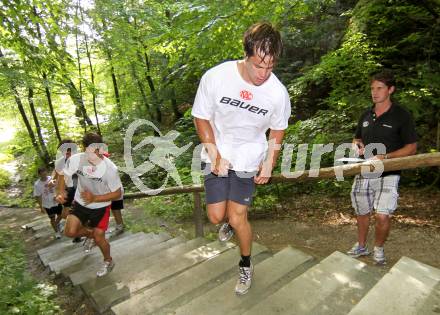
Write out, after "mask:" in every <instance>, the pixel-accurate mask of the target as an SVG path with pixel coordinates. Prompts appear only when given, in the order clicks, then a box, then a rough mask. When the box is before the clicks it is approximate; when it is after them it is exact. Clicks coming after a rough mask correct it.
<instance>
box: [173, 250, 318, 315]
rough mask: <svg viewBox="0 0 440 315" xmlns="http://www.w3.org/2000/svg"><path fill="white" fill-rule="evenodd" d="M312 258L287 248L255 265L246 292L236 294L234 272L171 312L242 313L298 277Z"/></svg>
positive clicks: (307, 267) (311, 261)
mask: <svg viewBox="0 0 440 315" xmlns="http://www.w3.org/2000/svg"><path fill="white" fill-rule="evenodd" d="M313 264H314V263H313V258H312V257H311V256H309V255H307V254H304V253H303V252H301V251H299V250H296V249H293V248H291V247H287V248H285V249H283V250H282V251H280V252H278V253H276V254H275V255H274V256H273V257H271V258H268V259H266V260H264V261H263V262H261V263H260V264H257V265H255V266H254V278H253V281H252V288H251V289H250V290H249V292H248V293H247V294H246V295H243V296H237V295H236V294H235V284H236V282H237V275H236V276H235V277H233V278H232V279H230V280H229V281H227V282H225V283H223V284H221V285H219V286H217V287H216V288H214V289H213V290H211V291H209V292H207V293H206V294H203V295H200V296H199V297H197V298H195V299H193V300H192V301H191V302H189V303H188V304H186V305H183V306H182V307H180V308H178V309H177V310H175V312H173V314H210V315H212V314H224V313H226V314H242V313H243V312H245V311H246V310H247V309H249V308H250V307H252V306H253V305H255V304H256V303H258V302H260V301H261V300H262V299H264V298H265V297H267V296H269V295H270V294H272V293H274V292H276V291H277V290H278V289H279V288H281V287H282V286H284V285H285V284H286V283H288V282H290V281H291V280H292V279H294V278H296V277H298V276H299V275H301V274H302V273H303V272H305V271H306V270H307V269H309V268H310V267H311V266H312V265H313Z"/></svg>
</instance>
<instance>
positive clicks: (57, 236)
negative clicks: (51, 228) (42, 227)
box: [55, 232, 61, 240]
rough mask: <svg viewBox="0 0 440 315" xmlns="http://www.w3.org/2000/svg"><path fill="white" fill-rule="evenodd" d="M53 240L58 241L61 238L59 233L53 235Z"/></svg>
mask: <svg viewBox="0 0 440 315" xmlns="http://www.w3.org/2000/svg"><path fill="white" fill-rule="evenodd" d="M55 238H56V239H57V240H59V239H60V238H61V234H60V232H56V233H55Z"/></svg>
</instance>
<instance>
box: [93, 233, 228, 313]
mask: <svg viewBox="0 0 440 315" xmlns="http://www.w3.org/2000/svg"><path fill="white" fill-rule="evenodd" d="M234 246H235V245H234V244H232V243H220V242H219V241H216V242H212V243H210V244H207V245H203V246H201V247H198V248H195V249H193V250H191V251H188V252H186V253H184V254H180V255H174V256H172V257H166V258H164V259H161V260H160V261H158V262H157V263H156V264H153V265H144V269H143V270H142V271H141V272H139V273H138V274H136V275H134V276H132V277H127V278H126V279H125V281H124V282H118V283H114V284H112V285H111V286H108V287H105V288H103V289H100V290H98V291H95V292H93V293H92V294H91V300H92V301H93V302H94V303H95V305H96V306H97V310H98V311H99V312H104V311H106V310H107V309H109V308H110V307H111V306H113V305H115V304H116V303H120V302H122V301H124V300H126V299H127V298H129V297H130V295H132V294H134V293H136V292H138V291H140V290H142V289H148V288H149V287H152V286H154V285H156V284H158V283H160V282H161V281H165V280H167V279H169V278H170V277H172V276H174V275H177V274H179V273H181V272H183V271H185V270H187V269H189V268H191V267H193V266H195V265H197V264H199V263H201V262H203V261H205V260H207V259H210V258H213V257H215V256H217V255H219V254H220V253H222V252H224V251H226V250H228V249H230V248H232V247H234Z"/></svg>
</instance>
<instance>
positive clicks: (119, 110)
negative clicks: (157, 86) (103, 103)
mask: <svg viewBox="0 0 440 315" xmlns="http://www.w3.org/2000/svg"><path fill="white" fill-rule="evenodd" d="M102 29H103V30H104V32H103V34H105V31H106V30H107V25H106V23H105V19H104V18H102ZM104 38H105V40H107V38H106V37H105V35H104ZM103 46H104V51H105V54H106V55H107V59H108V62H109V63H110V74H111V77H112V83H113V91H114V92H115V101H116V111H117V113H118V117H119V119H120V120H122V119H123V114H122V105H121V98H120V96H119V88H118V81H117V80H116V74H115V68H114V67H113V57H112V53H111V51H110V48H109V47H107V46H106V44H104V45H103Z"/></svg>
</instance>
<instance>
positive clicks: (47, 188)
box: [34, 167, 62, 239]
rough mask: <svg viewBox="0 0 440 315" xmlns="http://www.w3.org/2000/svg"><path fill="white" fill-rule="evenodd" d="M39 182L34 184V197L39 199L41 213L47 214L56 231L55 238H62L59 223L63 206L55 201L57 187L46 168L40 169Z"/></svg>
mask: <svg viewBox="0 0 440 315" xmlns="http://www.w3.org/2000/svg"><path fill="white" fill-rule="evenodd" d="M38 177H39V178H38V180H37V181H36V182H35V183H34V197H35V198H36V199H37V202H38V205H39V206H40V211H41V213H46V214H47V216H48V217H49V219H50V225H52V228H53V230H54V231H55V238H56V239H59V238H61V234H60V231H59V225H58V224H59V223H60V221H61V210H62V207H61V205H59V204H58V202H56V201H55V187H54V184H53V182H52V178H51V177H50V176H48V175H47V170H46V168H44V167H40V168H39V169H38Z"/></svg>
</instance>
